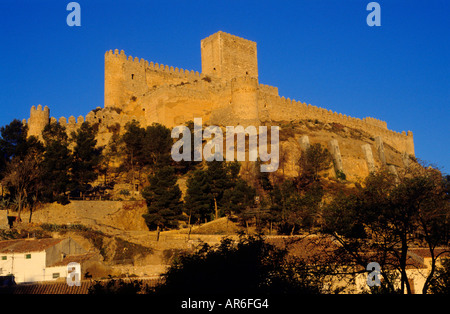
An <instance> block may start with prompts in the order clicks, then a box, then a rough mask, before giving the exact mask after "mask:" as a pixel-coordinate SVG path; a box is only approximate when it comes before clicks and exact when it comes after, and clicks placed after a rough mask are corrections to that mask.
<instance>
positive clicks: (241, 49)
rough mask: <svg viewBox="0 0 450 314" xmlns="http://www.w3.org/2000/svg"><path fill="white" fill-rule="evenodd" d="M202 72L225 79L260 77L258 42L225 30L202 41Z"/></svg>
mask: <svg viewBox="0 0 450 314" xmlns="http://www.w3.org/2000/svg"><path fill="white" fill-rule="evenodd" d="M201 52H202V73H203V74H205V75H210V76H215V77H218V78H222V79H224V80H228V81H229V80H231V79H233V78H235V77H241V76H251V77H254V78H256V79H258V58H257V48H256V42H253V41H250V40H247V39H244V38H240V37H237V36H234V35H231V34H227V33H224V32H221V31H219V32H217V33H215V34H213V35H211V36H209V37H208V38H205V39H203V40H202V41H201Z"/></svg>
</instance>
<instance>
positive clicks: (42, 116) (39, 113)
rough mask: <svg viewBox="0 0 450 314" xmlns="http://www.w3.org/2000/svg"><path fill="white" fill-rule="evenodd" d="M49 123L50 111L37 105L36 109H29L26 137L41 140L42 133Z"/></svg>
mask: <svg viewBox="0 0 450 314" xmlns="http://www.w3.org/2000/svg"><path fill="white" fill-rule="evenodd" d="M49 122H50V109H49V108H48V107H47V106H45V107H44V109H42V106H41V105H39V106H38V107H37V109H36V107H35V106H32V107H31V110H30V118H29V119H28V136H36V137H37V138H39V139H42V131H43V130H44V128H45V127H46V125H47V124H49Z"/></svg>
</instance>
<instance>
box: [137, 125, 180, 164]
mask: <svg viewBox="0 0 450 314" xmlns="http://www.w3.org/2000/svg"><path fill="white" fill-rule="evenodd" d="M171 135H172V134H171V131H170V129H168V128H167V127H165V126H164V125H161V124H158V123H154V124H152V125H151V126H149V127H147V129H146V130H145V137H144V139H143V155H144V160H143V162H144V164H145V165H150V166H152V167H163V166H167V165H169V164H170V162H171V156H170V152H171V149H172V145H173V139H172V136H171Z"/></svg>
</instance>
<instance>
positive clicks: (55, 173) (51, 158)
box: [41, 123, 72, 204]
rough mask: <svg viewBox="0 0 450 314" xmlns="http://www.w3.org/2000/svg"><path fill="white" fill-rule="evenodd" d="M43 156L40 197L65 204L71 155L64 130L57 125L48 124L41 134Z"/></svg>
mask: <svg viewBox="0 0 450 314" xmlns="http://www.w3.org/2000/svg"><path fill="white" fill-rule="evenodd" d="M42 136H43V138H44V156H43V160H42V164H41V165H42V173H41V174H42V176H41V182H42V186H43V188H42V195H43V197H44V200H46V201H49V202H53V201H58V202H60V203H63V204H64V203H67V197H66V192H67V190H68V186H69V184H70V177H71V175H70V170H71V165H72V155H71V152H70V150H69V142H68V136H67V134H66V130H65V128H64V127H63V126H61V125H60V124H59V123H50V124H48V125H47V126H46V127H45V128H44V131H43V133H42Z"/></svg>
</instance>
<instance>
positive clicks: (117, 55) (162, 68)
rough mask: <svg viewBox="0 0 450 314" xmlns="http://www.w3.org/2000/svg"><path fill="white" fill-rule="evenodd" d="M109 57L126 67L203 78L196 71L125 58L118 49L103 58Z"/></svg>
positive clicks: (108, 52)
mask: <svg viewBox="0 0 450 314" xmlns="http://www.w3.org/2000/svg"><path fill="white" fill-rule="evenodd" d="M110 57H113V58H117V59H119V60H121V61H122V62H123V63H125V64H127V65H133V66H138V67H143V68H145V69H148V70H151V71H159V72H162V73H165V74H169V75H177V76H180V77H186V78H194V79H198V78H201V77H203V76H202V75H201V74H200V73H199V72H198V71H194V70H185V69H182V68H177V67H173V66H169V65H164V64H159V63H156V62H149V61H147V60H144V59H143V58H138V57H134V58H133V56H131V55H129V56H127V55H126V54H125V52H124V51H123V50H121V51H120V52H119V50H118V49H115V50H114V51H113V50H109V51H107V52H106V53H105V58H110Z"/></svg>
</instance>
